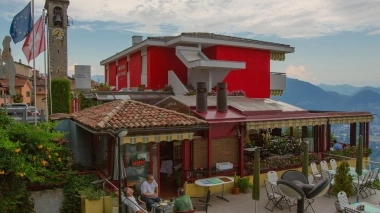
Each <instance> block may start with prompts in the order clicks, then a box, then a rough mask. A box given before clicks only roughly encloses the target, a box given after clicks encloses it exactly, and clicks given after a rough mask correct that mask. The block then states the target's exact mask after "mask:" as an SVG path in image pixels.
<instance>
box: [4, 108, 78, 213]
mask: <svg viewBox="0 0 380 213" xmlns="http://www.w3.org/2000/svg"><path fill="white" fill-rule="evenodd" d="M54 127H55V124H54V123H48V122H45V123H38V125H37V126H34V125H30V124H27V123H24V122H15V121H13V119H11V118H10V117H8V116H7V115H6V114H5V113H3V112H0V206H1V208H0V213H6V212H18V213H29V212H33V203H32V201H31V199H30V193H29V192H28V191H27V190H26V187H27V184H39V183H43V184H47V185H50V186H56V185H57V184H61V183H62V182H64V180H65V176H66V174H68V173H70V172H71V169H70V168H69V163H68V162H69V161H70V158H71V153H70V151H69V149H68V148H67V147H66V146H65V142H66V140H65V139H64V138H63V136H64V135H63V134H62V133H60V132H57V131H54Z"/></svg>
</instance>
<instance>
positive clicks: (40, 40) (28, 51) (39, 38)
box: [22, 16, 45, 63]
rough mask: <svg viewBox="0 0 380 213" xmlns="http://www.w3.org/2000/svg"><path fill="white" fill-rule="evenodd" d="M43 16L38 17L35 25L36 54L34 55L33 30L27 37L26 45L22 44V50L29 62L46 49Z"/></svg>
mask: <svg viewBox="0 0 380 213" xmlns="http://www.w3.org/2000/svg"><path fill="white" fill-rule="evenodd" d="M43 24H44V23H43V21H42V16H41V17H40V18H39V19H38V21H37V22H36V24H35V25H34V27H33V31H34V55H33V31H31V32H30V33H29V34H28V36H27V37H26V39H25V42H24V45H23V46H22V51H23V52H24V55H25V57H26V59H27V60H28V63H29V62H30V61H31V60H32V59H33V56H34V58H37V56H38V55H39V54H40V53H42V52H43V51H45V32H44V27H43Z"/></svg>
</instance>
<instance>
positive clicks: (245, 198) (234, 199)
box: [193, 186, 380, 213]
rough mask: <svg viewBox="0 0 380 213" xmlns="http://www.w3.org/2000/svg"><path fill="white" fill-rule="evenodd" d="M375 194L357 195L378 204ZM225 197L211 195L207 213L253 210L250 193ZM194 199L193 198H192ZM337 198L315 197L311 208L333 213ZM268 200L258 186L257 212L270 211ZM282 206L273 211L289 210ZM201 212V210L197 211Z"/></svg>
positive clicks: (353, 199)
mask: <svg viewBox="0 0 380 213" xmlns="http://www.w3.org/2000/svg"><path fill="white" fill-rule="evenodd" d="M376 191H377V194H375V195H372V196H369V197H367V198H365V199H362V198H361V196H359V202H360V201H365V202H367V203H371V204H379V201H380V191H379V190H376ZM225 197H226V198H227V199H228V200H229V201H230V202H226V201H224V200H221V199H219V198H217V197H216V196H215V195H212V196H211V199H210V204H211V205H212V207H209V209H208V212H209V213H236V212H255V201H254V200H252V193H247V194H244V193H240V194H238V195H232V194H231V193H226V194H225ZM193 200H195V199H193ZM335 200H337V197H336V196H332V195H331V196H330V197H325V196H322V197H318V198H316V199H315V201H314V203H313V208H314V210H315V213H335V212H337V211H336V209H335V205H334V201H335ZM348 200H349V201H350V202H356V195H353V196H351V197H349V198H348ZM267 202H268V198H267V195H266V191H265V187H264V186H261V187H260V201H258V202H257V212H258V213H262V212H263V213H264V212H268V213H269V212H271V211H269V210H267V209H265V205H266V204H267ZM268 206H269V207H272V206H273V204H271V203H270V204H269V205H268ZM282 206H283V207H284V209H283V210H281V209H278V208H274V209H273V212H290V211H289V209H287V208H286V207H287V206H286V205H282ZM296 211H297V207H296V206H293V207H291V212H296ZM199 212H201V211H199ZM312 212H313V211H312V209H311V208H310V207H309V208H308V209H307V213H312Z"/></svg>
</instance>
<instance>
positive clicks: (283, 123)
mask: <svg viewBox="0 0 380 213" xmlns="http://www.w3.org/2000/svg"><path fill="white" fill-rule="evenodd" d="M326 123H327V118H299V119H288V120H273V121H251V122H247V130H251V129H268V128H271V129H273V128H287V127H302V126H315V125H323V124H326Z"/></svg>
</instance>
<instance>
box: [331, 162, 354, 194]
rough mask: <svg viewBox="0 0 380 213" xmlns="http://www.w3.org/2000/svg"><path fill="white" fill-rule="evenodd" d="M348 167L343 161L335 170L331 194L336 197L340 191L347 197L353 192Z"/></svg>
mask: <svg viewBox="0 0 380 213" xmlns="http://www.w3.org/2000/svg"><path fill="white" fill-rule="evenodd" d="M349 171H350V165H349V164H348V163H347V162H346V161H343V162H342V163H341V164H340V165H339V166H338V167H337V168H336V174H335V176H334V180H335V183H334V186H333V188H332V192H333V193H334V194H335V195H336V194H338V193H339V192H340V191H344V192H346V194H347V196H348V197H349V196H351V195H352V193H353V192H354V187H353V186H352V177H351V175H350V174H349Z"/></svg>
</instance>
